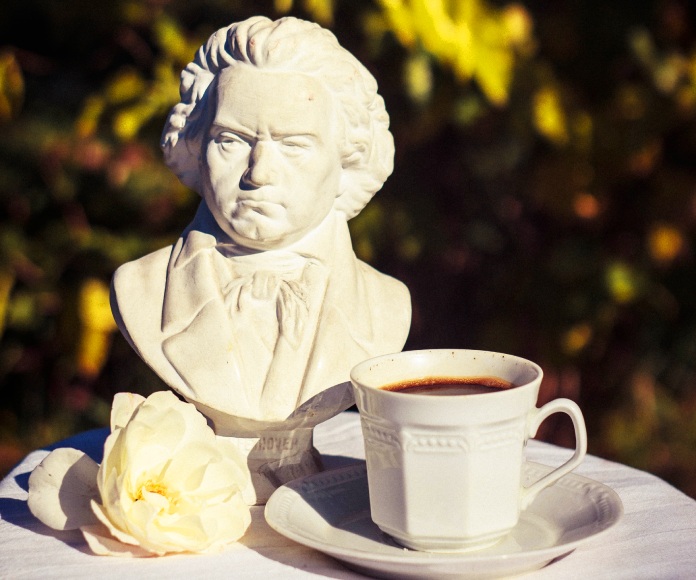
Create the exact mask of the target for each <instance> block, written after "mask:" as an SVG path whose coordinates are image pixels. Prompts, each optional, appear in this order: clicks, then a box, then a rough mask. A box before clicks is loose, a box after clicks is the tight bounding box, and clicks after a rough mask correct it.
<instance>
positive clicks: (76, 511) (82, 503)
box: [27, 447, 99, 530]
mask: <svg viewBox="0 0 696 580" xmlns="http://www.w3.org/2000/svg"><path fill="white" fill-rule="evenodd" d="M98 470H99V466H98V465H97V464H96V463H95V462H94V461H93V460H92V459H90V458H89V457H88V456H87V455H85V454H84V453H83V452H82V451H78V450H77V449H71V448H69V447H64V448H61V449H56V450H55V451H52V452H51V453H49V454H48V455H47V456H46V457H45V458H44V460H43V461H42V462H41V463H40V464H39V465H38V466H37V467H36V468H35V469H34V471H33V472H32V474H31V475H30V476H29V497H28V499H27V503H28V504H29V510H30V511H31V513H32V514H34V516H36V518H38V519H39V520H40V521H41V522H43V523H44V524H46V525H47V526H49V527H50V528H53V529H54V530H75V529H77V528H79V527H80V526H83V525H89V524H93V523H94V522H95V521H96V520H95V517H94V514H93V513H92V510H91V509H90V505H89V504H90V501H91V500H92V499H95V498H97V497H99V492H98V490H97V472H98Z"/></svg>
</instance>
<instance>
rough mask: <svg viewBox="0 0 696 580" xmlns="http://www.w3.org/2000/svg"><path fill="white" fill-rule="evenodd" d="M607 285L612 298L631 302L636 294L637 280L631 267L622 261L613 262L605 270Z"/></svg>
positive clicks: (620, 301)
mask: <svg viewBox="0 0 696 580" xmlns="http://www.w3.org/2000/svg"><path fill="white" fill-rule="evenodd" d="M606 280H607V286H608V288H609V293H610V294H611V296H612V298H613V299H614V300H615V301H616V302H618V303H620V304H625V303H628V302H632V301H633V300H634V299H635V298H636V296H637V295H638V280H637V277H636V274H635V272H634V271H633V269H632V268H630V267H629V266H627V265H626V264H622V263H619V262H617V263H614V264H612V265H610V266H609V268H608V269H607V272H606Z"/></svg>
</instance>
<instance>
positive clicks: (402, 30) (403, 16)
mask: <svg viewBox="0 0 696 580" xmlns="http://www.w3.org/2000/svg"><path fill="white" fill-rule="evenodd" d="M379 3H380V4H381V5H382V9H383V10H384V16H385V19H386V21H387V23H388V24H389V25H390V26H391V30H392V32H393V33H394V35H395V36H396V38H397V39H398V40H399V42H401V44H403V45H404V46H405V47H407V48H410V47H412V46H413V45H414V44H415V43H416V40H417V38H418V37H417V34H416V29H415V23H414V21H413V14H412V13H411V11H410V9H409V8H407V7H406V5H405V4H404V0H379Z"/></svg>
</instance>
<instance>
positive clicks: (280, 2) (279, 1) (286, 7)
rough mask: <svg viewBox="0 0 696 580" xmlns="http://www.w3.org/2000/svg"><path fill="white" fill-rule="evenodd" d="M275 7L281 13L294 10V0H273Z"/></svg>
mask: <svg viewBox="0 0 696 580" xmlns="http://www.w3.org/2000/svg"><path fill="white" fill-rule="evenodd" d="M273 8H275V11H276V12H280V13H281V14H285V13H286V12H290V10H292V0H273Z"/></svg>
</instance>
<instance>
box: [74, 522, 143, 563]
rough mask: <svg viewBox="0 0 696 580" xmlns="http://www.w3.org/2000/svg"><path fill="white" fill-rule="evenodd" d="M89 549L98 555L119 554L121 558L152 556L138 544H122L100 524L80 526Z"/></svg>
mask: <svg viewBox="0 0 696 580" xmlns="http://www.w3.org/2000/svg"><path fill="white" fill-rule="evenodd" d="M80 531H81V532H82V535H83V536H84V538H85V540H86V542H87V545H88V546H89V548H90V550H92V552H94V553H95V554H97V555H98V556H120V557H122V558H147V557H150V556H153V555H154V554H151V553H150V552H148V551H146V550H143V549H142V548H141V547H140V546H133V545H129V544H123V543H122V542H119V541H118V540H117V539H115V538H114V537H113V536H111V535H109V530H108V528H107V527H106V526H104V525H102V524H94V525H92V526H82V527H81V528H80Z"/></svg>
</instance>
